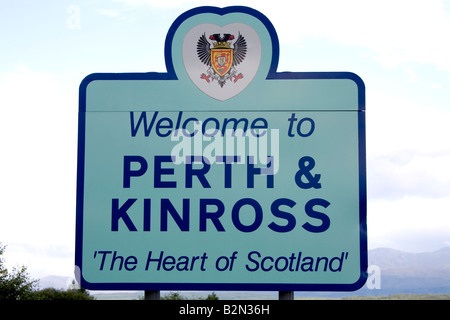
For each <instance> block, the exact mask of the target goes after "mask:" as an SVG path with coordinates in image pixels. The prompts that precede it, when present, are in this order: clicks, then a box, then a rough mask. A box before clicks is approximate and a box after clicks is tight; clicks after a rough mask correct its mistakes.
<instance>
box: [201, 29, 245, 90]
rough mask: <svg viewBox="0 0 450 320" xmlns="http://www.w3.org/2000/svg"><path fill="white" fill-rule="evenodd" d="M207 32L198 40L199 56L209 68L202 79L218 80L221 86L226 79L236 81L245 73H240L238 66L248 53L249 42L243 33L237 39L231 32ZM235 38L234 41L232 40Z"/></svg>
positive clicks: (208, 80)
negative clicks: (221, 33)
mask: <svg viewBox="0 0 450 320" xmlns="http://www.w3.org/2000/svg"><path fill="white" fill-rule="evenodd" d="M209 40H211V42H210V41H208V38H207V37H206V34H203V35H202V36H200V38H199V39H198V41H197V56H198V58H199V60H200V61H201V62H202V63H204V64H205V65H206V66H207V67H208V69H207V71H206V73H202V74H201V76H200V77H201V79H204V80H205V81H206V82H208V83H209V82H211V81H214V80H217V81H218V83H219V85H220V87H223V86H224V84H225V83H226V81H228V80H230V81H232V82H234V83H236V82H237V81H238V80H239V79H242V78H243V77H244V75H243V74H242V73H238V71H237V70H236V66H237V65H239V64H240V63H242V62H243V61H244V60H245V57H246V55H247V42H246V40H245V38H244V36H243V35H241V34H240V33H239V35H238V37H237V39H236V40H235V36H234V35H232V34H229V33H226V34H224V35H223V36H222V35H220V34H217V33H216V34H212V35H210V36H209ZM233 40H235V41H234V42H232V41H233Z"/></svg>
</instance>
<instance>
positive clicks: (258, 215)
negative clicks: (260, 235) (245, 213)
mask: <svg viewBox="0 0 450 320" xmlns="http://www.w3.org/2000/svg"><path fill="white" fill-rule="evenodd" d="M246 205H248V206H251V207H253V209H254V211H255V220H254V221H253V223H251V224H250V225H248V226H246V225H244V224H243V223H242V222H241V219H240V212H241V208H242V207H243V206H246ZM231 219H232V221H233V224H234V226H235V227H236V229H238V230H239V231H242V232H253V231H255V230H256V229H258V228H259V226H260V225H261V223H262V220H263V210H262V208H261V206H260V204H259V203H258V201H256V200H254V199H250V198H244V199H241V200H239V201H238V202H236V204H235V205H234V206H233V209H232V210H231Z"/></svg>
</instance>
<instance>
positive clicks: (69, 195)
mask: <svg viewBox="0 0 450 320" xmlns="http://www.w3.org/2000/svg"><path fill="white" fill-rule="evenodd" d="M203 5H212V6H218V7H225V6H230V5H244V6H249V7H252V8H254V9H256V10H258V11H260V12H261V13H263V14H264V15H266V16H267V17H268V18H269V20H270V21H271V22H272V24H273V25H274V27H275V29H276V31H277V34H278V37H279V41H280V61H279V65H278V71H296V72H302V71H305V72H306V71H351V72H354V73H356V74H358V75H359V76H360V77H361V78H362V79H363V80H364V83H365V86H366V105H367V111H366V125H367V132H366V138H367V182H368V189H367V190H368V213H367V224H368V245H369V249H374V248H379V247H390V248H394V249H398V250H404V251H408V252H422V251H434V250H438V249H440V248H442V247H445V246H449V245H450V170H449V169H448V167H449V164H450V143H449V137H450V123H449V122H450V59H449V57H450V42H449V41H448V39H449V34H450V1H449V0H426V1H425V0H423V1H411V0H408V1H403V0H389V1H385V0H376V1H372V0H341V1H332V0H316V1H309V0H307V1H303V0H296V1H287V0H278V1H276V2H274V1H268V0H257V1H250V0H246V1H227V0H221V1H200V0H198V1H195V0H192V1H188V0H175V1H169V0H167V1H161V0H114V1H106V0H80V1H77V0H71V1H65V0H40V1H35V0H16V1H6V0H0V108H1V116H0V146H1V156H0V186H1V190H2V192H1V193H0V205H1V210H0V242H1V243H2V244H3V245H7V249H6V255H5V258H6V263H7V266H10V267H12V266H17V265H26V266H27V267H28V271H29V272H30V274H31V275H32V276H33V277H43V276H47V275H60V276H73V270H74V251H75V202H76V201H75V200H76V168H77V162H76V161H77V130H78V88H79V84H80V82H81V81H82V79H83V78H84V77H85V76H87V75H89V74H91V73H95V72H148V71H158V72H165V71H166V69H165V62H164V40H165V37H166V33H167V31H168V29H169V27H170V25H171V24H172V22H173V21H174V20H175V19H176V18H177V17H178V16H179V15H180V14H182V13H183V12H185V11H187V10H189V9H191V8H194V7H197V6H203Z"/></svg>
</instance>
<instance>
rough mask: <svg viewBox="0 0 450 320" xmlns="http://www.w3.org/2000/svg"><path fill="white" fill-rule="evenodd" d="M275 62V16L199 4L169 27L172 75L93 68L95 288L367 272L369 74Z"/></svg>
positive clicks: (347, 285)
mask: <svg viewBox="0 0 450 320" xmlns="http://www.w3.org/2000/svg"><path fill="white" fill-rule="evenodd" d="M277 61H278V40H277V37H276V33H275V30H274V29H273V27H272V25H271V24H270V22H269V21H268V20H267V18H265V17H264V16H263V15H262V14H260V13H259V12H256V11H254V10H252V9H249V8H245V7H230V8H224V9H218V8H211V7H201V8H196V9H193V10H192V11H189V12H187V13H185V14H183V15H182V16H180V18H178V19H177V20H176V21H175V22H174V24H173V26H172V28H171V29H170V30H169V33H168V36H167V41H166V63H167V67H168V73H167V74H166V73H164V74H161V73H142V74H136V73H134V74H131V73H130V74H93V75H90V76H88V77H86V79H85V80H83V82H82V84H81V86H80V122H79V123H80V124H79V159H78V161H79V162H78V186H77V239H76V267H77V272H78V274H79V279H80V281H81V284H82V286H83V287H86V288H89V289H145V290H163V289H179V290H183V289H198V290H202V289H209V290H275V291H278V290H280V291H281V290H320V291H326V290H356V289H358V288H359V287H361V286H362V285H363V284H364V282H365V279H366V268H367V249H366V247H367V240H366V175H365V174H366V173H365V170H366V169H365V115H364V111H365V107H364V99H365V98H364V84H363V82H362V80H361V79H360V78H359V77H358V76H356V75H354V74H352V73H334V72H328V73H276V63H277Z"/></svg>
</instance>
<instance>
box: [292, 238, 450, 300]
mask: <svg viewBox="0 0 450 320" xmlns="http://www.w3.org/2000/svg"><path fill="white" fill-rule="evenodd" d="M370 266H375V268H372V272H369V281H370V279H371V277H373V273H374V272H379V283H378V288H370V285H367V284H366V285H365V286H364V287H362V288H361V289H359V290H357V291H355V292H312V293H307V292H296V295H299V296H312V297H315V296H320V297H322V296H323V297H344V296H381V295H383V296H387V295H393V294H450V247H445V248H442V249H440V250H438V251H434V252H421V253H408V252H403V251H399V250H395V249H390V248H378V249H373V250H369V267H370ZM369 281H368V282H369ZM372 287H373V286H372Z"/></svg>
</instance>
